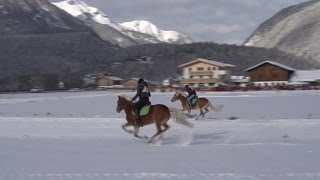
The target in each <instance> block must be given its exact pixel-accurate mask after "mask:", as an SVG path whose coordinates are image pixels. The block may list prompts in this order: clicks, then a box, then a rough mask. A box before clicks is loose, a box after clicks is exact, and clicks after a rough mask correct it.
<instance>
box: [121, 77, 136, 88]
mask: <svg viewBox="0 0 320 180" xmlns="http://www.w3.org/2000/svg"><path fill="white" fill-rule="evenodd" d="M123 85H124V86H125V87H136V86H137V85H138V81H137V80H134V79H129V80H126V81H124V82H123Z"/></svg>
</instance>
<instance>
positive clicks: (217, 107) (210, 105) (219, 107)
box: [208, 101, 223, 112]
mask: <svg viewBox="0 0 320 180" xmlns="http://www.w3.org/2000/svg"><path fill="white" fill-rule="evenodd" d="M208 105H209V107H210V108H211V109H212V110H214V111H215V112H219V111H221V109H222V108H223V105H218V106H213V105H212V104H211V102H210V101H208Z"/></svg>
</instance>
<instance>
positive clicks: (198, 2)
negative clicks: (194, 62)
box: [84, 0, 308, 44]
mask: <svg viewBox="0 0 320 180" xmlns="http://www.w3.org/2000/svg"><path fill="white" fill-rule="evenodd" d="M84 1H85V2H86V3H87V4H89V5H91V6H95V7H97V8H99V9H100V10H102V11H103V12H105V13H106V14H107V15H108V16H109V18H110V19H111V20H112V21H114V22H117V23H122V22H126V21H132V20H148V21H151V22H152V23H154V24H155V25H157V26H158V27H160V28H161V29H163V30H175V31H178V32H181V33H183V34H186V35H188V36H189V37H190V38H191V39H193V41H202V42H218V43H228V44H242V43H243V42H244V41H245V39H246V38H247V37H248V36H249V35H250V34H251V33H252V32H253V31H254V30H255V29H256V28H257V27H258V25H259V24H260V23H262V22H263V21H265V20H266V19H268V18H270V17H271V16H273V15H274V14H275V13H277V12H278V11H279V10H281V9H282V8H285V7H288V6H291V5H295V4H299V3H302V2H306V1H308V0H84Z"/></svg>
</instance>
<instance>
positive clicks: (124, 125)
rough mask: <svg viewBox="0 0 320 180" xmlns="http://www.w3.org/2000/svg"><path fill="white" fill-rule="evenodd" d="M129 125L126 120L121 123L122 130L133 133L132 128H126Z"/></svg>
mask: <svg viewBox="0 0 320 180" xmlns="http://www.w3.org/2000/svg"><path fill="white" fill-rule="evenodd" d="M129 126H132V125H131V124H129V123H128V122H126V123H124V124H123V125H122V129H123V130H124V131H126V132H127V133H133V131H132V130H129V129H127V128H126V127H129Z"/></svg>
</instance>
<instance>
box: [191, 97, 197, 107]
mask: <svg viewBox="0 0 320 180" xmlns="http://www.w3.org/2000/svg"><path fill="white" fill-rule="evenodd" d="M197 102H198V98H193V99H192V100H191V105H192V106H193V105H195V104H196V103H197Z"/></svg>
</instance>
